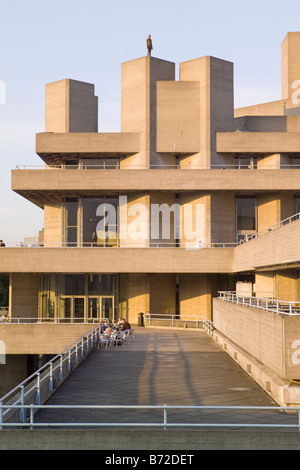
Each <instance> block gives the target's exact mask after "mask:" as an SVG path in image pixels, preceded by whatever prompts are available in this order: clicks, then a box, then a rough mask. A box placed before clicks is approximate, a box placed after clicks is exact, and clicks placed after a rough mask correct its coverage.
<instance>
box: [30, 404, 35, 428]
mask: <svg viewBox="0 0 300 470" xmlns="http://www.w3.org/2000/svg"><path fill="white" fill-rule="evenodd" d="M33 422H34V408H33V405H30V420H29V423H30V426H29V428H30V429H33Z"/></svg>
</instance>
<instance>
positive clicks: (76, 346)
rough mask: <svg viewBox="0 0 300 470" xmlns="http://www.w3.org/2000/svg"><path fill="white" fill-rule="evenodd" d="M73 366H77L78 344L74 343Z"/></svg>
mask: <svg viewBox="0 0 300 470" xmlns="http://www.w3.org/2000/svg"><path fill="white" fill-rule="evenodd" d="M74 362H75V364H78V344H77V343H76V345H75V359H74Z"/></svg>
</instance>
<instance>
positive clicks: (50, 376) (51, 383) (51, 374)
mask: <svg viewBox="0 0 300 470" xmlns="http://www.w3.org/2000/svg"><path fill="white" fill-rule="evenodd" d="M49 368H50V370H49V384H48V390H49V391H50V392H52V390H53V365H52V362H50V364H49Z"/></svg>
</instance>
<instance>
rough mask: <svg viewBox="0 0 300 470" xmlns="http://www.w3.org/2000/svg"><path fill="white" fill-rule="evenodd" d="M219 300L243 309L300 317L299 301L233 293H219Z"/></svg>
mask: <svg viewBox="0 0 300 470" xmlns="http://www.w3.org/2000/svg"><path fill="white" fill-rule="evenodd" d="M218 294H219V299H221V300H225V301H227V302H233V303H236V304H239V305H243V306H244V307H250V308H258V309H261V310H265V311H267V312H272V313H276V314H284V315H300V301H298V302H297V301H287V300H279V299H275V298H272V297H255V296H249V295H243V294H239V293H237V292H233V291H219V292H218Z"/></svg>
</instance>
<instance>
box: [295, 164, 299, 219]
mask: <svg viewBox="0 0 300 470" xmlns="http://www.w3.org/2000/svg"><path fill="white" fill-rule="evenodd" d="M299 168H300V167H299ZM299 212H300V197H299V196H296V197H295V214H298V213H299Z"/></svg>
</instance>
